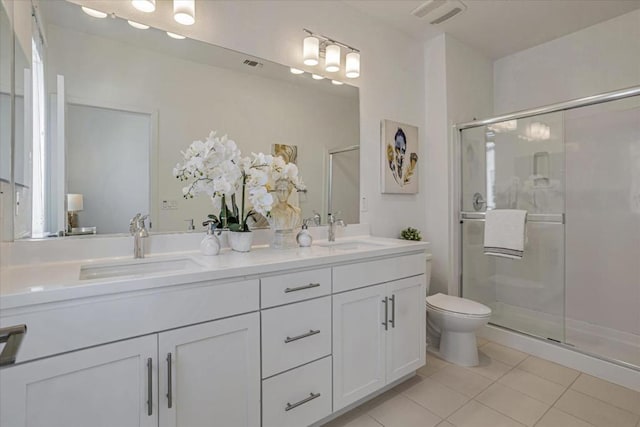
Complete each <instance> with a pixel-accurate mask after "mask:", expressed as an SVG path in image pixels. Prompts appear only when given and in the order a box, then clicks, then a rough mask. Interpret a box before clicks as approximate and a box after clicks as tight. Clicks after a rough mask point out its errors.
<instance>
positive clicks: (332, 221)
mask: <svg viewBox="0 0 640 427" xmlns="http://www.w3.org/2000/svg"><path fill="white" fill-rule="evenodd" d="M327 225H329V239H328V240H329V241H330V242H335V241H336V225H339V226H340V227H346V226H347V224H345V222H344V221H343V220H341V219H336V214H332V213H329V215H328V221H327Z"/></svg>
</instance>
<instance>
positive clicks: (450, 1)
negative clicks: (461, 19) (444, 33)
mask: <svg viewBox="0 0 640 427" xmlns="http://www.w3.org/2000/svg"><path fill="white" fill-rule="evenodd" d="M466 9H467V6H466V5H465V4H464V3H462V2H461V1H460V0H428V1H427V2H425V3H423V4H421V5H420V6H418V7H417V8H415V9H414V10H413V11H412V12H411V14H412V15H413V16H415V17H418V18H420V19H425V20H427V21H429V23H430V24H432V25H437V24H441V23H443V22H445V21H447V20H449V19H451V18H453V17H454V16H456V15H459V14H460V13H462V12H464V11H465V10H466Z"/></svg>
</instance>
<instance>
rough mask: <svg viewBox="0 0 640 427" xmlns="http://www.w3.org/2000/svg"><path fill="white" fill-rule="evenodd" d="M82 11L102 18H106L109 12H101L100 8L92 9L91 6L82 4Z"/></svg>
mask: <svg viewBox="0 0 640 427" xmlns="http://www.w3.org/2000/svg"><path fill="white" fill-rule="evenodd" d="M82 11H83V12H84V13H86V14H87V15H89V16H92V17H94V18H100V19H102V18H106V17H107V14H106V13H104V12H100V11H99V10H95V9H90V8H88V7H84V6H82Z"/></svg>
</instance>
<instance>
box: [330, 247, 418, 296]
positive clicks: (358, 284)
mask: <svg viewBox="0 0 640 427" xmlns="http://www.w3.org/2000/svg"><path fill="white" fill-rule="evenodd" d="M426 268H427V256H426V253H419V254H413V255H400V256H397V257H393V258H386V259H379V260H375V261H367V262H360V263H357V264H348V265H341V266H338V267H334V268H333V292H334V293H337V292H344V291H348V290H351V289H357V288H362V287H364V286H369V285H375V284H378V283H385V282H391V281H393V280H398V279H404V278H405V277H411V276H417V275H419V274H424V273H425V270H426Z"/></svg>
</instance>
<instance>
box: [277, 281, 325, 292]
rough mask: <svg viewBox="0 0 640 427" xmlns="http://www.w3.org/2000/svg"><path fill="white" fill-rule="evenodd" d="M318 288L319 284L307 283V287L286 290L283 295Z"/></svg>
mask: <svg viewBox="0 0 640 427" xmlns="http://www.w3.org/2000/svg"><path fill="white" fill-rule="evenodd" d="M319 286H320V283H309V284H308V285H304V286H298V287H297V288H286V289H285V290H284V293H285V294H288V293H289V292H296V291H304V290H305V289H311V288H317V287H319Z"/></svg>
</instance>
